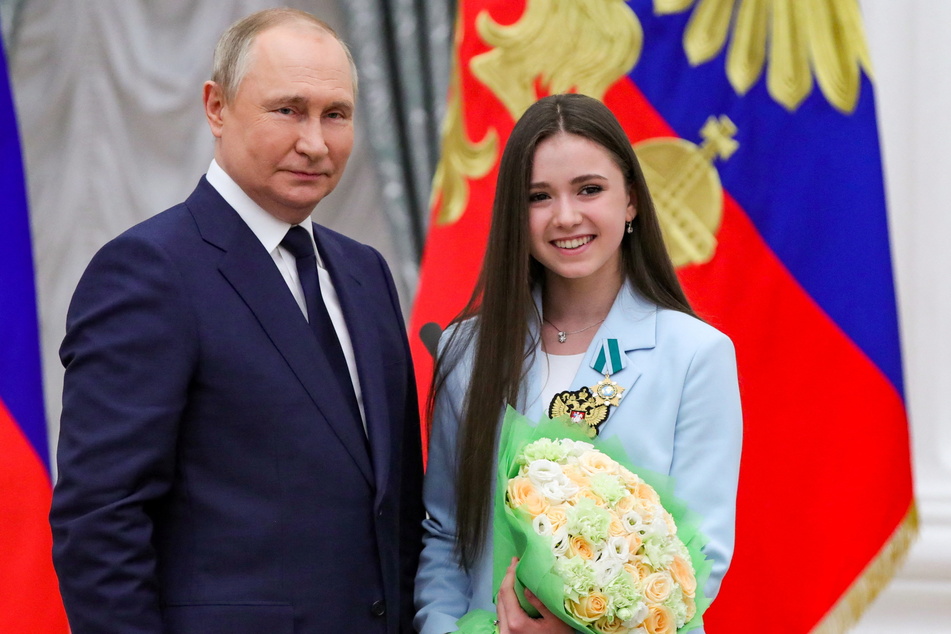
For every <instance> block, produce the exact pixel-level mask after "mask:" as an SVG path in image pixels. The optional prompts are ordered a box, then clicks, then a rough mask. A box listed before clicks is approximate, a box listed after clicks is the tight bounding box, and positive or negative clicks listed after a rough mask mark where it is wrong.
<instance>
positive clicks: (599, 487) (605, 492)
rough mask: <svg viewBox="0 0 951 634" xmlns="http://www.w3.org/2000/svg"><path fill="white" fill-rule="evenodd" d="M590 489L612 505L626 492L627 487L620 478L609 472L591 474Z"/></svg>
mask: <svg viewBox="0 0 951 634" xmlns="http://www.w3.org/2000/svg"><path fill="white" fill-rule="evenodd" d="M591 490H592V491H594V493H595V494H596V495H597V496H598V497H599V498H601V499H602V500H604V501H605V502H607V503H608V504H609V505H610V506H614V505H615V504H617V502H618V500H620V499H621V498H622V497H624V496H625V495H627V494H628V490H627V487H626V486H624V483H623V482H621V478H619V477H617V476H616V475H611V474H609V473H596V474H594V475H593V476H591Z"/></svg>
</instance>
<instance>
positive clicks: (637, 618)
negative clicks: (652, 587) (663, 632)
mask: <svg viewBox="0 0 951 634" xmlns="http://www.w3.org/2000/svg"><path fill="white" fill-rule="evenodd" d="M624 612H625V613H628V612H629V613H630V616H628V617H627V618H625V617H624V616H622V615H621V613H620V611H619V612H618V618H620V619H621V620H622V621H624V627H631V628H633V627H634V626H635V625H637V624H639V623H643V622H644V619H646V618H647V615H648V613H649V612H650V610H648V609H647V604H646V603H644V601H642V600H641V601H638V602H637V603H636V604H635V605H634V606H633V607H631V608H629V609H626V610H624ZM630 634H647V630H646V629H644V628H643V627H638V628H636V629H632V630H631V631H630Z"/></svg>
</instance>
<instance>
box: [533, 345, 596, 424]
mask: <svg viewBox="0 0 951 634" xmlns="http://www.w3.org/2000/svg"><path fill="white" fill-rule="evenodd" d="M584 355H585V353H584V352H579V353H578V354H550V353H548V352H543V353H542V359H543V360H544V361H545V364H544V366H543V367H541V368H539V369H540V370H541V375H542V377H541V379H542V380H541V382H542V391H541V399H540V400H541V404H542V408H543V409H544V411H545V413H546V414H547V413H548V406H549V405H551V400H552V399H553V398H555V394H558V393H559V392H564V391H565V390H570V389H571V383H572V381H574V378H575V375H576V374H577V373H578V368H579V367H581V361H582V360H583V359H584Z"/></svg>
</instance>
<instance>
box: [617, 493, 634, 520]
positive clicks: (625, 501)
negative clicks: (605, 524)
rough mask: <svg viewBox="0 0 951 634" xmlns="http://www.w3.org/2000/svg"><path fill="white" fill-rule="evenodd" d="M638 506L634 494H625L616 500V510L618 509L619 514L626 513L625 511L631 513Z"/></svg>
mask: <svg viewBox="0 0 951 634" xmlns="http://www.w3.org/2000/svg"><path fill="white" fill-rule="evenodd" d="M636 506H637V498H636V497H634V496H633V495H625V496H624V497H622V498H621V499H620V500H618V501H617V502H615V504H614V510H615V511H617V514H618V515H624V514H625V513H630V512H631V511H633V510H634V508H635V507H636Z"/></svg>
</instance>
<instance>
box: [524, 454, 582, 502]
mask: <svg viewBox="0 0 951 634" xmlns="http://www.w3.org/2000/svg"><path fill="white" fill-rule="evenodd" d="M527 475H528V479H529V480H531V481H532V484H534V485H535V488H537V489H538V491H539V493H541V494H542V495H544V496H545V497H546V498H548V499H549V500H551V501H553V502H556V503H561V502H564V501H565V500H567V499H569V498H571V497H572V496H574V495H575V494H576V493H577V492H578V485H577V484H575V483H574V482H572V481H571V480H569V479H568V476H566V475H565V474H564V473H563V472H562V470H561V465H559V464H558V463H557V462H552V461H551V460H535V461H534V462H532V463H531V464H530V465H528V473H527Z"/></svg>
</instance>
